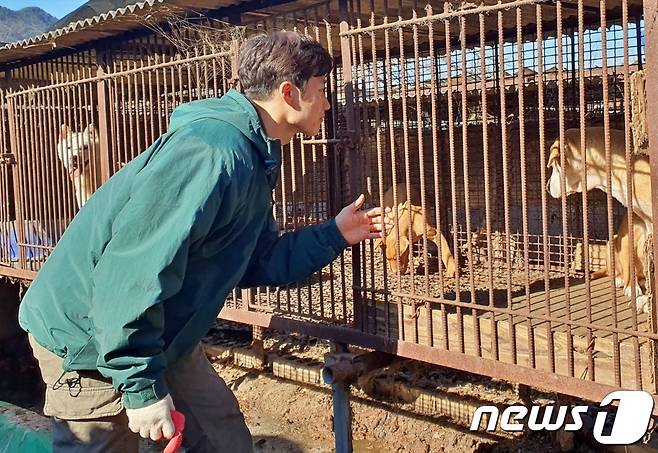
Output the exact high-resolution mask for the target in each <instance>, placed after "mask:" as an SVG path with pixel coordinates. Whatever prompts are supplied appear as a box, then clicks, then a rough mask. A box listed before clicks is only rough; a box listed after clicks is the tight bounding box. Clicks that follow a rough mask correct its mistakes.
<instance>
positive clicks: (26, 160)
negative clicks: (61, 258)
mask: <svg viewBox="0 0 658 453" xmlns="http://www.w3.org/2000/svg"><path fill="white" fill-rule="evenodd" d="M7 102H8V107H9V109H8V115H9V132H10V139H11V140H10V141H11V149H12V151H13V153H14V159H15V164H16V165H15V166H14V167H13V178H14V181H15V182H14V187H15V193H14V195H15V207H16V219H15V220H14V221H12V223H11V226H10V234H9V241H10V253H11V260H12V263H16V262H17V263H18V266H19V267H20V268H21V269H23V270H28V271H37V270H38V269H39V268H40V266H41V264H42V263H43V262H44V261H45V259H46V258H47V256H48V254H49V252H50V251H51V250H52V248H53V247H54V245H55V243H56V242H57V240H58V239H59V237H60V236H61V234H62V232H63V231H64V229H65V228H66V226H67V225H68V222H69V221H70V219H71V218H72V217H73V215H74V214H75V212H76V211H77V210H78V209H79V207H81V206H82V205H83V204H84V203H85V202H86V201H87V200H88V199H89V197H90V196H91V194H92V193H93V191H94V190H95V189H96V188H97V187H98V186H100V184H101V182H102V181H101V176H100V148H99V133H98V116H97V111H96V108H95V105H96V102H97V101H96V84H95V83H93V82H83V83H75V82H66V81H64V82H59V83H55V84H54V85H49V86H46V87H41V88H34V89H28V90H24V91H20V92H16V93H11V94H8V95H7Z"/></svg>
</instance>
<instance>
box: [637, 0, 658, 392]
mask: <svg viewBox="0 0 658 453" xmlns="http://www.w3.org/2000/svg"><path fill="white" fill-rule="evenodd" d="M643 7H644V27H645V40H646V41H645V42H646V48H645V52H646V57H647V63H646V72H645V75H646V81H645V82H646V90H647V118H658V14H657V13H656V11H658V1H657V0H644V2H643ZM638 59H639V61H642V59H641V57H640V56H638ZM647 127H648V135H649V149H648V150H647V152H648V154H649V155H650V156H658V125H656V124H655V122H652V121H649V122H648V123H647ZM649 164H650V166H651V187H658V159H650V160H649ZM651 194H652V195H651V208H652V219H653V222H652V231H651V233H652V234H653V230H654V228H653V225H655V222H656V220H655V219H658V191H657V190H655V189H654V190H652V192H651ZM653 262H654V263H656V262H658V240H656V239H655V237H654V240H653ZM647 278H653V279H654V282H653V285H652V286H653V288H654V292H655V291H656V290H655V288H658V272H654V275H653V277H652V276H647ZM655 297H656V296H655V294H654V295H653V297H652V298H651V300H650V304H649V321H648V323H649V326H648V327H649V330H650V331H651V332H652V333H655V332H656V330H657V326H656V302H655ZM649 344H650V348H651V364H650V365H651V369H652V370H654V369H656V366H658V363H657V361H658V357H657V353H658V351H657V348H656V342H655V341H651V342H650V343H649ZM653 391H654V393H658V379H656V378H655V377H654V380H653Z"/></svg>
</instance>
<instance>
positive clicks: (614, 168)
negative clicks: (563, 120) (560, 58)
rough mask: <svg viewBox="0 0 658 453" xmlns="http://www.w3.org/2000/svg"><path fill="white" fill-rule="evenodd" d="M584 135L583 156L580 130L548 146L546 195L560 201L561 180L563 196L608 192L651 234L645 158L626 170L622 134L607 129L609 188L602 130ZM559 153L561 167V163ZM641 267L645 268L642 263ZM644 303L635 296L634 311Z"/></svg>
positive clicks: (589, 130) (644, 298)
mask: <svg viewBox="0 0 658 453" xmlns="http://www.w3.org/2000/svg"><path fill="white" fill-rule="evenodd" d="M585 136H586V139H587V150H586V153H583V151H582V150H581V149H580V129H567V130H566V131H565V133H564V143H563V144H561V143H560V141H559V139H558V140H555V142H554V143H553V145H552V146H551V151H550V156H549V158H548V164H547V166H548V168H549V169H551V176H550V178H549V181H548V183H547V189H548V192H549V193H550V194H551V196H553V197H554V198H560V197H561V196H562V181H561V178H562V177H564V183H565V188H566V191H565V192H566V193H565V195H570V194H572V193H577V192H578V193H582V192H583V191H585V192H586V191H589V190H592V189H600V190H602V191H604V192H609V193H610V194H611V195H612V196H613V197H614V198H615V199H616V200H617V201H619V202H620V203H621V204H623V205H624V206H627V207H628V205H629V200H632V202H633V213H634V214H637V216H638V217H639V218H640V219H641V221H642V222H644V226H645V232H646V233H649V234H653V215H652V211H651V173H650V168H649V159H648V158H647V157H646V156H635V157H634V158H633V160H632V162H631V165H632V168H628V167H627V166H626V140H625V138H626V137H625V135H624V132H623V131H619V130H610V154H611V156H612V158H611V162H610V168H611V173H612V178H611V183H610V187H608V177H607V166H606V155H605V154H606V152H605V131H604V128H602V127H588V128H587V129H586V130H585ZM561 145H563V146H561ZM563 151H564V163H565V165H564V168H562V164H561V160H562V157H561V154H562V152H563ZM584 155H586V156H587V166H586V168H587V182H586V186H587V187H585V188H583V187H582V182H581V174H582V169H583V163H584V162H583V156H584ZM629 175H632V178H633V192H632V193H631V194H630V196H629V194H628V193H627V187H626V182H627V181H628V177H629ZM645 258H647V257H645ZM626 267H628V266H626ZM643 267H644V268H646V264H645V265H644V266H643ZM629 280H630V279H629ZM625 283H630V282H625ZM624 293H627V294H630V291H629V290H628V287H626V288H625V289H624ZM648 302H649V297H648V296H647V295H642V296H639V297H637V299H636V309H637V311H638V312H640V311H643V310H644V311H647V310H648V307H647V303H648Z"/></svg>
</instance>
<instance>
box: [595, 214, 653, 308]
mask: <svg viewBox="0 0 658 453" xmlns="http://www.w3.org/2000/svg"><path fill="white" fill-rule="evenodd" d="M646 239H647V230H646V228H645V225H644V222H643V221H642V219H640V217H639V216H637V215H636V214H633V244H632V247H633V253H634V254H635V295H636V296H641V295H643V294H644V290H645V289H646V272H645V269H644V263H645V245H646ZM630 248H631V238H630V235H629V234H628V213H626V215H625V216H624V220H623V221H622V223H621V225H620V226H619V231H618V232H617V234H616V235H615V237H614V248H613V250H614V253H615V285H616V286H617V288H624V294H625V295H626V297H628V298H630V297H631V290H632V282H631V261H630V251H631V250H630ZM611 268H612V266H611V265H610V258H609V257H608V258H607V263H606V267H605V268H602V269H599V270H597V271H596V272H594V273H593V274H592V278H599V277H605V276H607V275H610V274H609V270H610V269H611Z"/></svg>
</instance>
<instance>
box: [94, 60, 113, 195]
mask: <svg viewBox="0 0 658 453" xmlns="http://www.w3.org/2000/svg"><path fill="white" fill-rule="evenodd" d="M108 57H109V54H108V53H107V52H99V53H98V54H97V55H96V64H97V65H98V67H97V69H96V75H97V76H98V77H99V80H98V81H97V82H96V87H97V92H98V140H99V144H100V149H99V150H98V151H97V152H99V153H100V154H101V155H100V158H101V160H100V162H101V182H102V183H105V182H106V181H107V180H108V179H110V141H109V136H110V127H109V121H108V118H109V115H108V91H107V84H108V83H109V81H107V80H105V79H103V78H102V77H103V76H104V75H105V68H106V67H107V64H108V63H107V58H108Z"/></svg>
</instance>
